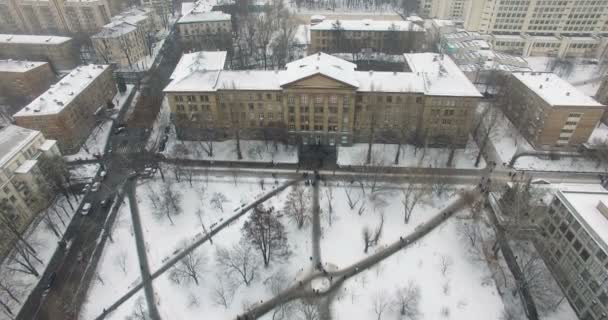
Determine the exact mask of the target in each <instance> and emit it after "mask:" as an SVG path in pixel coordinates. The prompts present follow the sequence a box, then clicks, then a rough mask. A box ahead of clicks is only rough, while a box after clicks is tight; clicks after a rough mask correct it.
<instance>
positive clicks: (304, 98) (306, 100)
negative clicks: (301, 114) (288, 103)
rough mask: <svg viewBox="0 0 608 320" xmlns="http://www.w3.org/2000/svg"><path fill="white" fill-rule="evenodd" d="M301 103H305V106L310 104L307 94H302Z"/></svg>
mask: <svg viewBox="0 0 608 320" xmlns="http://www.w3.org/2000/svg"><path fill="white" fill-rule="evenodd" d="M300 104H301V105H304V106H306V105H308V96H307V95H305V94H303V95H301V96H300Z"/></svg>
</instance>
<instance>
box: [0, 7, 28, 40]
mask: <svg viewBox="0 0 608 320" xmlns="http://www.w3.org/2000/svg"><path fill="white" fill-rule="evenodd" d="M24 32H29V30H28V29H27V28H26V26H25V22H24V21H23V17H22V16H21V11H19V6H18V3H17V0H0V33H24Z"/></svg>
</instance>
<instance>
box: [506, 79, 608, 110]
mask: <svg viewBox="0 0 608 320" xmlns="http://www.w3.org/2000/svg"><path fill="white" fill-rule="evenodd" d="M513 76H514V77H515V78H516V79H517V80H519V81H520V82H521V83H523V84H524V85H525V86H526V87H528V88H529V89H530V90H532V91H533V92H534V93H536V94H537V95H538V96H539V97H541V98H542V99H543V100H544V101H545V102H547V103H548V104H549V105H551V106H586V107H600V106H602V104H600V103H599V102H597V101H595V100H594V99H593V98H591V97H589V96H588V95H586V94H584V93H583V92H581V91H580V90H578V89H577V88H575V87H574V86H573V85H571V84H570V83H568V82H567V81H565V80H563V79H562V78H560V77H558V76H557V75H556V74H554V73H550V72H515V73H513Z"/></svg>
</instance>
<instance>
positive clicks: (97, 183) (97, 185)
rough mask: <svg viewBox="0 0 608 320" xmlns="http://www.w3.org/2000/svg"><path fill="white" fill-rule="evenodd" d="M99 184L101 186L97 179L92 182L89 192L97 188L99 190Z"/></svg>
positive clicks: (95, 190)
mask: <svg viewBox="0 0 608 320" xmlns="http://www.w3.org/2000/svg"><path fill="white" fill-rule="evenodd" d="M100 186H101V182H99V181H97V182H95V183H93V187H91V192H97V190H99V187H100Z"/></svg>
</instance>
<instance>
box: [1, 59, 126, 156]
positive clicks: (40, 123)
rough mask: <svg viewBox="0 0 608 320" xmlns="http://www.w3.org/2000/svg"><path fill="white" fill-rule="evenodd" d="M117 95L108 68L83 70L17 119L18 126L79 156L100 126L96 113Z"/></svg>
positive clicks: (88, 66) (72, 75)
mask: <svg viewBox="0 0 608 320" xmlns="http://www.w3.org/2000/svg"><path fill="white" fill-rule="evenodd" d="M115 95H116V84H115V83H114V79H113V78H112V71H111V70H110V68H109V66H107V65H86V66H80V67H78V68H76V69H74V70H73V71H72V72H70V73H69V74H68V75H66V76H65V77H63V79H61V80H60V81H59V82H58V83H56V84H55V85H53V86H51V88H50V89H49V90H47V91H46V92H44V93H43V94H42V95H40V96H39V97H38V98H36V99H35V100H34V101H32V102H31V103H30V104H28V105H27V106H25V107H24V108H23V109H21V110H20V111H19V112H17V113H16V114H14V115H13V117H14V118H15V122H16V123H17V125H19V126H22V127H25V128H29V129H33V130H38V131H41V132H42V133H43V134H44V135H45V136H46V137H49V138H52V139H55V140H57V143H58V146H59V149H60V150H61V152H62V153H64V154H70V153H73V152H77V151H78V150H79V149H80V145H81V144H82V143H83V142H84V141H85V140H86V139H87V137H88V136H89V134H90V133H91V129H93V127H94V126H95V124H96V119H95V113H96V111H97V110H98V109H99V108H100V107H105V106H106V105H107V103H108V102H109V101H111V100H112V99H113V98H114V96H115Z"/></svg>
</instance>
